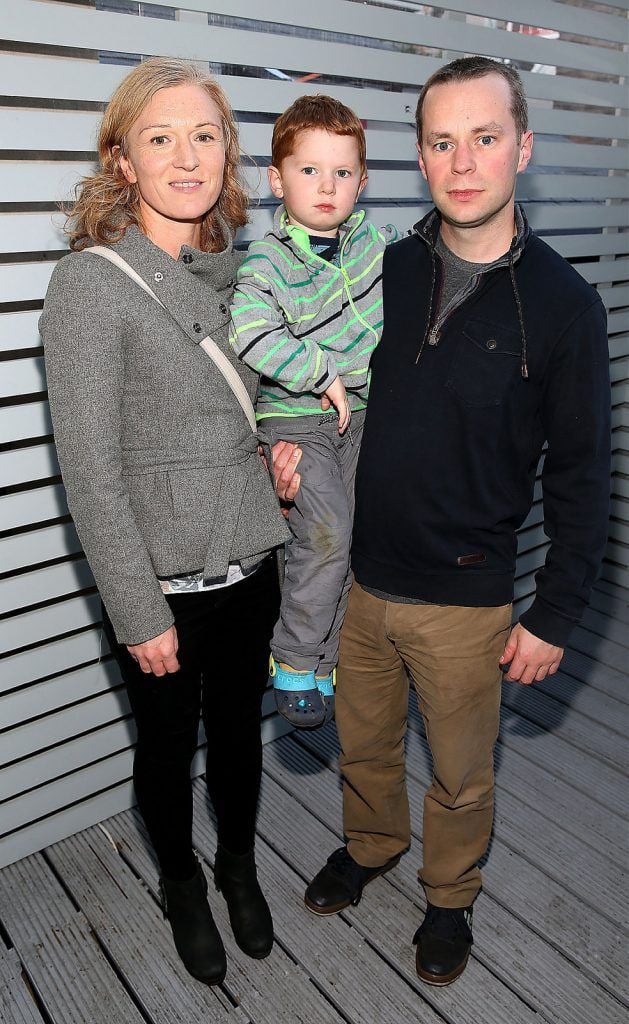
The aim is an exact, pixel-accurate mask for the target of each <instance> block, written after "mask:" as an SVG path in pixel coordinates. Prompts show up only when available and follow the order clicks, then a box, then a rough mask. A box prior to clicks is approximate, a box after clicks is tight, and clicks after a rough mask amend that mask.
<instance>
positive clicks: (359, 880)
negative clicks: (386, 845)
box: [304, 846, 400, 917]
mask: <svg viewBox="0 0 629 1024" xmlns="http://www.w3.org/2000/svg"><path fill="white" fill-rule="evenodd" d="M399 859H400V855H398V856H397V857H392V858H391V860H388V861H387V862H386V864H382V865H381V867H378V868H364V867H362V865H361V864H357V863H356V861H355V860H354V858H353V857H351V856H350V854H349V853H348V852H347V847H346V846H341V847H340V848H339V849H338V850H335V851H334V853H333V854H332V855H331V856H330V857H328V860H327V863H326V865H325V867H324V868H322V869H321V871H320V872H319V874H318V875H315V877H314V878H313V880H312V882H311V883H310V885H309V886H308V888H307V889H306V895H305V896H304V903H305V904H306V906H307V907H308V910H311V911H312V913H313V914H319V915H321V916H322V917H327V915H328V914H338V912H339V910H344V909H345V907H349V906H350V904H351V905H352V906H353V907H355V906H356V904H357V903H359V902H360V897H361V896H362V894H363V889H364V887H365V886H366V885H367V884H368V882H371V881H372V880H373V879H374V878H377V877H378V875H383V874H384V873H385V871H389V870H390V869H391V868H394V867H395V865H396V864H397V863H398V861H399Z"/></svg>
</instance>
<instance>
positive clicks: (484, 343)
mask: <svg viewBox="0 0 629 1024" xmlns="http://www.w3.org/2000/svg"><path fill="white" fill-rule="evenodd" d="M521 346H522V339H521V337H520V334H519V332H518V331H511V330H509V329H508V328H505V327H503V326H500V325H498V324H492V323H490V322H489V321H485V320H473V321H469V322H468V323H466V324H465V326H464V327H463V330H462V332H461V336H460V337H459V339H458V344H457V346H456V349H455V352H454V355H453V357H452V362H451V364H450V369H449V371H448V376H447V379H446V387H447V388H449V389H450V390H451V391H453V392H454V393H455V395H457V397H458V398H460V399H461V401H462V402H463V403H464V404H465V405H468V406H471V407H473V408H479V409H480V408H486V407H490V406H492V405H500V404H501V403H502V401H503V399H504V397H505V395H506V394H507V392H508V391H509V389H510V388H511V386H512V384H513V383H514V381H515V380H516V379H517V377H518V374H519V372H520V363H521Z"/></svg>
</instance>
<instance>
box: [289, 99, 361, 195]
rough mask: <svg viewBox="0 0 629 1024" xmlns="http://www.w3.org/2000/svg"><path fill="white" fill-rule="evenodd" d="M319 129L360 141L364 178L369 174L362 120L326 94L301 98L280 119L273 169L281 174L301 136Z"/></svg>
mask: <svg viewBox="0 0 629 1024" xmlns="http://www.w3.org/2000/svg"><path fill="white" fill-rule="evenodd" d="M316 129H321V130H322V131H324V132H330V133H331V134H332V135H351V136H352V138H354V139H356V142H357V143H358V156H359V160H360V170H361V174H363V175H365V174H366V173H367V144H366V142H365V129H364V128H363V126H362V122H361V120H360V118H359V117H357V116H356V114H355V113H354V111H353V110H351V109H350V107H346V106H345V104H344V103H341V102H340V100H335V99H333V98H332V96H324V95H323V94H322V93H317V94H316V95H314V96H300V97H299V98H298V99H296V100H295V102H294V103H291V105H290V107H288V109H287V110H285V111H284V113H283V114H281V115H280V116H279V117H278V119H277V121H276V122H275V127H274V129H273V140H272V143H271V162H272V164H273V166H274V167H277V168H278V170H279V168H280V164H281V163H282V160H285V159H286V157H287V156H290V155H291V153H292V152H293V150H294V148H295V139H296V138H297V136H298V135H300V134H301V132H308V131H313V130H316Z"/></svg>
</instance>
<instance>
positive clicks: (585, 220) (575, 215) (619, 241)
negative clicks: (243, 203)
mask: <svg viewBox="0 0 629 1024" xmlns="http://www.w3.org/2000/svg"><path fill="white" fill-rule="evenodd" d="M418 202H421V204H422V205H421V206H420V205H418V206H408V205H406V204H404V205H399V206H382V205H380V204H379V203H378V200H377V199H374V200H372V201H370V200H369V196H366V198H365V202H364V203H361V204H360V208H361V209H365V210H366V212H367V216H369V217H370V218H371V219H372V220H373V221H374V223H375V224H376V225H377V226H378V227H380V226H382V225H385V224H393V225H394V226H395V227H396V228H397V229H398V231H400V232H405V231H407V230H408V229H409V228H410V227H412V225H413V224H414V223H415V222H416V221H417V220H418V219H419V218H420V217H422V216H423V214H424V213H425V212H427V210H428V209H429V206H430V200H429V199H428V198H425V199H422V200H419V201H418ZM524 207H525V210H526V213H527V216H528V218H529V221H530V223H531V227H533V228H534V229H535V230H538V231H540V232H542V233H544V232H547V231H553V230H561V229H564V230H570V229H571V228H574V231H575V233H574V234H571V235H557V236H551V237H549V238H547V241H548V243H549V244H550V245H552V246H553V248H555V249H557V251H558V252H560V253H561V254H562V255H564V256H589V255H592V256H594V255H597V254H599V253H600V254H604V253H624V252H626V251H627V249H628V248H629V240H628V239H627V236H626V235H624V234H605V235H603V234H600V233H598V232H596V233H591V234H586V233H584V232H586V231H587V230H588V229H589V228H596V227H621V226H622V224H623V221H624V220H625V219H626V216H627V210H628V207H626V206H624V205H616V204H615V205H611V206H603V205H600V204H590V203H578V204H577V203H575V204H553V203H550V204H548V203H527V202H524ZM272 219H273V209H272V208H271V207H262V208H253V209H252V210H251V212H250V223H249V224H248V225H246V226H245V227H244V228H242V229H241V231H240V232H239V235H238V240H239V241H240V242H241V243H243V244H244V243H248V242H250V241H251V240H252V239H255V238H260V237H261V236H262V235H263V234H264V232H265V231H268V230H269V229H270V228H271V226H272ZM17 220H19V218H17V217H16V221H17ZM53 269H54V263H52V262H47V263H41V264H38V263H19V264H5V265H4V266H0V295H3V296H9V295H11V296H14V297H15V298H13V299H12V300H9V299H5V301H27V300H41V299H43V298H44V296H45V294H46V289H47V287H48V283H49V280H50V276H51V274H52V271H53ZM577 269H579V268H577ZM602 273H603V272H602V271H598V272H597V274H598V277H599V278H600V276H601V274H602ZM594 279H596V278H594ZM18 296H19V299H18V298H17V297H18ZM42 390H45V377H44V372H43V362H42V361H41V360H40V359H39V358H38V357H35V358H33V359H17V360H13V361H10V362H8V363H5V364H4V373H3V376H2V379H1V380H0V395H2V396H4V397H7V396H11V395H18V394H31V393H35V392H38V391H42Z"/></svg>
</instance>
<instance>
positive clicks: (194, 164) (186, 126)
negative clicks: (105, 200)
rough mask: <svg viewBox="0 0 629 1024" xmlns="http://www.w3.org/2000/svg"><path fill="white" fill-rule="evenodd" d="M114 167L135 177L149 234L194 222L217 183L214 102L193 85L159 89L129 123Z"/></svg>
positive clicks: (219, 133)
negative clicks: (123, 152)
mask: <svg viewBox="0 0 629 1024" xmlns="http://www.w3.org/2000/svg"><path fill="white" fill-rule="evenodd" d="M126 150H127V153H126V155H125V156H121V157H120V167H121V170H122V173H123V174H124V176H125V178H126V179H127V181H130V182H133V183H137V186H138V190H139V193H140V213H141V216H142V222H143V224H144V228H145V231H146V233H147V235H148V236H149V238H152V239H153V241H155V242H156V243H157V244H160V237H161V236H163V234H164V232H168V231H169V230H171V231H172V229H173V228H176V225H177V224H181V225H182V226H183V225H184V224H187V225H189V224H197V225H198V224H200V223H201V221H202V219H203V217H204V216H205V214H206V213H207V212H208V210H211V209H212V207H213V206H214V205H215V203H216V201H217V199H218V197H219V195H220V192H221V188H222V187H223V170H224V167H225V146H224V140H223V129H222V118H221V115H220V112H219V109H218V107H217V106H216V104H215V103H214V101H213V100H212V99H211V98H210V96H209V95H208V94H207V92H206V91H205V89H203V88H201V86H199V85H175V86H172V87H171V88H168V89H160V90H159V92H156V93H155V95H154V96H153V98H152V99H151V101H150V102H149V103H148V104H147V105H146V107H145V108H144V110H143V111H142V113H141V114H140V116H139V118H138V119H137V121H136V122H135V124H134V125H133V127H132V128H131V129H130V131H129V133H128V135H127V139H126Z"/></svg>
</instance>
